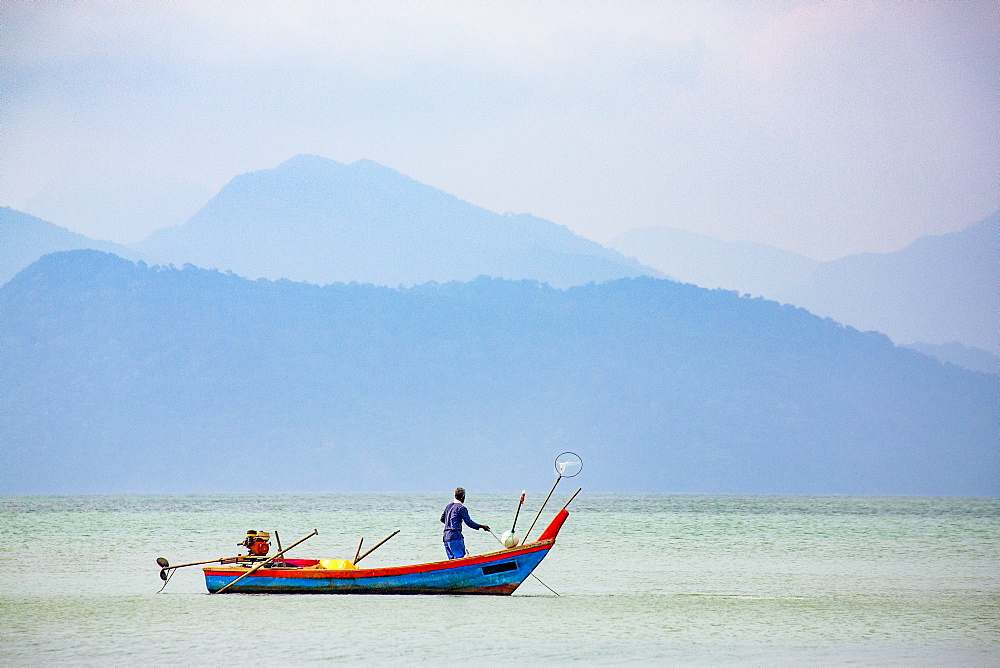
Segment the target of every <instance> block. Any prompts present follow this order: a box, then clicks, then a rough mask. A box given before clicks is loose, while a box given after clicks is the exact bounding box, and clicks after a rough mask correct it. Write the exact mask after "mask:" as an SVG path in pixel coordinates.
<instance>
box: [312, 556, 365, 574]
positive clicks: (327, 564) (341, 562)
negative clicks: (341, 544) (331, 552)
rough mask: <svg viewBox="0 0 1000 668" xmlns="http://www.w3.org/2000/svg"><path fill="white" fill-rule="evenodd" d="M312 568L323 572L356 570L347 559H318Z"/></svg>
mask: <svg viewBox="0 0 1000 668" xmlns="http://www.w3.org/2000/svg"><path fill="white" fill-rule="evenodd" d="M314 568H322V569H323V570H324V571H345V570H352V569H356V568H357V566H355V565H354V564H352V563H351V561H350V560H349V559H320V560H319V563H318V564H316V565H315V566H314Z"/></svg>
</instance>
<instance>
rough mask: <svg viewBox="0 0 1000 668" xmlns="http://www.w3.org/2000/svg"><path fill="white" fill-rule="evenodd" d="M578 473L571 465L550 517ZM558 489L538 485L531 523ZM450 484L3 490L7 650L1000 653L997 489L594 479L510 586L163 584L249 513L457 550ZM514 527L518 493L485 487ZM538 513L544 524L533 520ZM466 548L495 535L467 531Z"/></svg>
mask: <svg viewBox="0 0 1000 668" xmlns="http://www.w3.org/2000/svg"><path fill="white" fill-rule="evenodd" d="M574 489H575V486H572V489H571V485H568V484H564V485H562V486H560V488H559V490H558V491H557V492H556V494H555V495H554V497H553V501H552V502H550V506H549V508H547V509H546V511H545V513H543V516H542V519H541V520H540V522H539V525H543V524H544V523H545V522H547V521H548V519H549V518H550V517H551V515H552V514H554V513H555V511H556V510H557V509H558V507H559V506H561V505H562V503H563V502H564V501H565V499H566V498H568V496H569V494H571V493H572V491H573V490H574ZM542 498H543V493H537V492H536V493H533V494H529V495H528V501H527V503H526V505H525V508H524V511H523V512H522V514H521V518H520V519H519V522H518V525H519V528H520V529H521V530H524V529H525V528H527V525H528V524H529V523H530V519H531V517H533V515H534V513H535V511H536V510H537V504H538V503H539V502H540V501H541V499H542ZM448 501H449V496H448V495H447V494H444V493H442V494H407V495H402V494H395V495H393V494H390V495H380V496H374V495H300V496H297V495H269V496H245V497H241V496H170V497H129V496H87V497H0V519H2V521H3V522H4V524H5V526H7V527H8V537H9V540H6V541H4V542H3V543H2V545H0V620H2V621H0V664H4V665H27V664H35V665H37V664H57V663H59V664H63V663H73V664H108V663H111V664H120V665H121V664H132V665H135V664H139V663H152V664H164V663H176V662H178V661H180V662H183V663H184V664H186V665H205V664H220V663H226V664H231V663H234V662H243V661H244V660H245V661H252V662H254V663H255V664H260V663H261V662H263V663H265V664H269V665H282V664H284V665H288V664H309V663H320V662H345V663H358V662H362V661H364V662H374V663H418V664H429V663H440V662H442V661H453V660H456V657H457V658H458V659H459V660H461V661H462V662H463V663H469V662H472V663H487V664H493V663H505V664H509V663H512V662H516V663H524V662H541V663H562V662H582V663H595V664H608V663H621V662H637V663H650V662H672V663H686V664H692V663H693V664H720V663H722V664H732V663H737V664H740V663H758V664H760V663H772V664H773V663H788V662H795V663H807V664H810V663H811V664H831V663H844V662H860V663H863V664H880V665H885V664H897V665H910V664H913V663H933V664H955V663H964V664H978V665H982V664H989V663H996V662H997V661H998V660H1000V632H998V620H1000V576H998V572H1000V569H998V568H997V566H998V564H1000V500H998V499H938V498H898V497H896V498H858V497H733V496H626V495H614V496H598V495H589V494H587V493H586V490H584V493H582V494H581V495H580V496H579V497H577V499H576V500H575V501H574V502H573V505H572V506H571V507H570V510H571V514H570V518H569V520H568V522H567V524H566V526H565V527H564V529H563V532H562V533H561V534H560V537H559V540H558V542H557V544H556V547H555V548H554V549H553V550H552V552H551V553H550V554H549V556H548V557H547V558H546V560H545V561H544V562H542V564H541V566H540V567H539V569H538V570H537V571H536V574H537V575H538V576H539V577H540V578H541V579H542V580H544V581H545V583H546V584H548V585H549V586H550V587H552V588H553V589H555V590H556V591H558V592H559V593H560V594H561V596H560V597H556V596H553V595H552V594H550V593H548V592H547V591H546V590H545V589H544V588H543V587H542V586H540V585H538V584H537V583H535V582H533V581H532V580H531V579H530V578H529V580H528V581H527V582H526V583H525V584H524V585H522V587H521V588H520V589H519V590H518V592H517V593H516V594H515V595H514V596H513V597H510V598H494V597H462V596H427V597H401V596H308V595H304V596H267V595H260V596H246V595H233V596H208V595H207V594H206V592H205V588H204V578H203V576H202V574H201V571H200V569H199V568H198V567H193V568H189V569H182V570H180V571H178V572H177V574H176V576H175V577H174V578H173V579H172V580H171V581H170V583H169V584H168V585H167V587H166V588H165V590H164V592H163V593H160V594H157V593H156V591H157V589H158V588H159V587H160V585H161V582H160V580H159V578H158V577H157V567H156V565H155V563H154V560H155V558H156V557H157V556H165V557H167V558H168V559H170V561H171V563H174V564H178V563H184V562H187V561H195V560H200V559H210V558H215V557H222V556H230V555H233V554H236V553H237V548H236V543H237V542H239V541H240V540H241V539H242V538H243V535H244V534H245V532H246V530H247V529H250V528H256V529H265V530H271V531H273V530H275V529H277V530H278V532H279V533H280V535H281V539H282V542H283V543H285V544H286V545H287V544H289V543H291V542H293V541H294V540H296V539H298V538H300V537H301V536H304V535H306V534H307V533H309V532H310V531H311V530H312V529H313V528H316V529H318V530H319V535H318V536H316V537H315V538H312V539H310V541H307V542H306V543H304V544H303V545H302V546H301V547H299V548H297V549H296V550H295V553H296V554H297V555H298V556H322V557H350V556H351V554H352V553H353V550H354V548H355V546H356V545H357V540H358V538H359V537H360V536H364V537H365V540H366V542H371V543H373V542H374V541H376V540H378V539H381V538H382V537H384V536H385V535H388V534H389V533H391V532H392V531H393V530H395V529H401V533H400V534H399V535H398V536H396V537H395V538H394V539H392V540H391V541H389V542H388V543H386V544H385V545H384V546H383V547H382V548H380V549H379V550H378V551H376V552H375V553H373V554H372V555H371V556H370V557H368V559H367V560H366V565H370V566H379V565H394V564H403V563H415V562H422V561H434V560H438V559H441V558H442V557H443V554H444V553H443V549H442V546H441V534H440V523H439V521H438V517H439V514H440V510H441V508H442V507H443V506H444V505H445V504H446V503H447V502H448ZM468 505H469V507H470V510H471V514H472V517H473V519H475V520H477V521H479V522H486V523H489V524H491V525H492V526H493V527H494V530H495V531H498V533H499V531H500V530H503V529H506V528H509V523H510V522H511V520H512V519H513V511H514V509H515V506H516V493H512V494H511V495H509V498H508V496H506V495H505V496H498V495H491V496H477V495H476V494H475V492H474V490H473V491H470V494H469V498H468ZM539 530H540V529H539V528H537V527H536V529H535V532H534V534H533V535H537V534H538V532H539ZM466 541H467V543H468V546H469V548H470V551H471V552H472V553H482V552H487V551H491V550H493V549H494V548H495V542H494V541H493V539H492V538H491V537H490V536H489V535H488V534H485V533H483V532H467V535H466Z"/></svg>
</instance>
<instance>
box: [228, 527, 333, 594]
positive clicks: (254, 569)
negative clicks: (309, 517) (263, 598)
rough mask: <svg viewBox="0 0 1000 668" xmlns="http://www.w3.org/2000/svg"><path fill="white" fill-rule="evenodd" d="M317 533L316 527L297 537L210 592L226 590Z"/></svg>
mask: <svg viewBox="0 0 1000 668" xmlns="http://www.w3.org/2000/svg"><path fill="white" fill-rule="evenodd" d="M317 534H319V531H316V529H313V530H312V533H311V534H309V535H308V536H306V537H305V538H300V539H298V540H297V541H295V542H294V543H292V544H291V545H289V546H288V547H286V548H285V549H284V550H281V551H280V552H278V553H277V554H276V555H274V556H273V557H271V558H270V559H266V560H265V561H262V562H260V563H259V564H257V565H256V566H254V567H253V568H251V569H250V570H248V571H247V572H246V573H244V574H243V575H241V576H239V577H238V578H236V579H235V580H233V581H232V582H230V583H229V584H227V585H226V586H225V587H223V588H222V589H218V590H216V591H213V592H211V593H212V594H221V593H222V592H224V591H226V590H227V589H229V588H230V587H232V586H233V585H234V584H236V583H237V582H239V581H240V580H242V579H243V578H245V577H246V576H248V575H253V574H254V573H256V572H257V571H259V570H260V569H262V568H264V566H267V565H268V564H269V563H271V562H272V561H274V560H275V559H277V558H278V557H280V556H282V555H283V554H285V552H288V551H289V550H290V549H292V548H293V547H295V546H296V545H298V544H299V543H302V542H304V541H306V540H308V539H310V538H312V537H313V536H315V535H317Z"/></svg>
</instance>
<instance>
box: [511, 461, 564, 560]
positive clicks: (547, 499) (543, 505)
mask: <svg viewBox="0 0 1000 668" xmlns="http://www.w3.org/2000/svg"><path fill="white" fill-rule="evenodd" d="M562 479H563V477H562V473H560V474H559V477H558V478H556V481H555V482H554V483H553V484H552V489H550V490H549V495H548V496H546V497H545V500H544V501H542V507H541V508H539V509H538V513H537V514H536V515H535V519H533V520H531V526H530V527H528V530H527V531H526V532H525V533H524V538H522V539H521V545H524V544H525V543H526V542H527V540H528V534H529V533H531V530H532V529H534V528H535V522H537V521H538V518H539V517H540V516H541V514H542V511H543V510H544V509H545V504H546V503H548V502H549V498H550V497H551V496H552V492H554V491H556V485H558V484H559V481H560V480H562Z"/></svg>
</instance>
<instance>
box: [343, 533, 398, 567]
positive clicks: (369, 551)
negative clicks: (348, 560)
mask: <svg viewBox="0 0 1000 668" xmlns="http://www.w3.org/2000/svg"><path fill="white" fill-rule="evenodd" d="M397 533H399V529H396V530H395V531H393V532H392V533H391V534H389V535H388V536H386V537H385V538H383V539H382V540H380V541H379V542H378V543H376V544H375V547H373V548H372V549H370V550H368V551H367V552H365V553H364V554H362V555H361V556H360V557H358V558H357V559H355V560H354V563H355V564H356V563H358V562H359V561H361V560H362V559H364V558H365V557H367V556H368V555H369V554H371V553H372V552H374V551H375V550H377V549H378V548H379V547H381V546H382V543H384V542H385V541H387V540H389V539H390V538H392V537H393V536H395V535H396V534H397Z"/></svg>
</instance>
